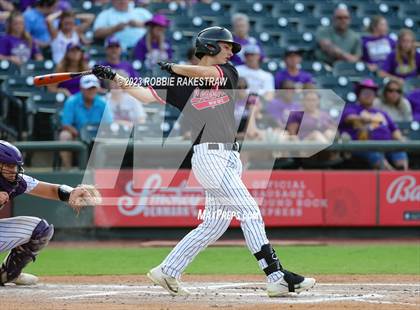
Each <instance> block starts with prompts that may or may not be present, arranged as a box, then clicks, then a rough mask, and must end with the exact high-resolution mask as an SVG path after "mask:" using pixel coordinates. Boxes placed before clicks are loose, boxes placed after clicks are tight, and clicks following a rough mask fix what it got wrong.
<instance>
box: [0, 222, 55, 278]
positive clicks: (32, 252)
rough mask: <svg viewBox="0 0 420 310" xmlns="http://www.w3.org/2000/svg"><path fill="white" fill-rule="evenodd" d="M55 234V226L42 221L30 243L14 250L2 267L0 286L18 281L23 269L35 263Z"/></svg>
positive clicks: (33, 233) (0, 269)
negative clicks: (40, 252)
mask: <svg viewBox="0 0 420 310" xmlns="http://www.w3.org/2000/svg"><path fill="white" fill-rule="evenodd" d="M53 234H54V226H53V225H49V224H48V223H47V221H45V220H41V221H40V222H39V224H38V225H37V226H36V227H35V229H34V230H33V232H32V236H31V239H30V240H29V242H28V243H25V244H22V245H20V246H17V247H16V248H14V249H12V250H11V251H10V253H9V255H7V257H6V259H5V260H4V262H3V264H2V265H1V267H0V284H4V283H7V282H10V281H13V280H14V279H16V278H17V277H18V276H19V275H20V273H21V272H22V270H23V268H25V267H26V265H28V264H29V263H30V262H32V261H33V262H34V261H35V258H36V256H37V255H38V253H39V251H41V250H42V249H43V248H44V247H46V246H47V245H48V242H49V241H50V239H51V238H52V236H53Z"/></svg>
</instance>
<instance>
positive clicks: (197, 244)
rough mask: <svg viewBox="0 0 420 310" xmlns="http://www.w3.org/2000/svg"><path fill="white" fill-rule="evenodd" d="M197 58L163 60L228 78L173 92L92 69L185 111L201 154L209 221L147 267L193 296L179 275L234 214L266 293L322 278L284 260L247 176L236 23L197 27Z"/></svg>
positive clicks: (198, 173)
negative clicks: (238, 117)
mask: <svg viewBox="0 0 420 310" xmlns="http://www.w3.org/2000/svg"><path fill="white" fill-rule="evenodd" d="M195 45H196V54H195V55H196V56H197V57H198V58H199V59H200V62H199V64H198V65H178V64H173V63H160V64H159V65H160V66H161V68H162V69H163V70H166V71H168V72H169V73H170V74H171V78H174V80H176V81H179V80H180V81H182V79H179V78H195V79H202V80H205V79H213V80H217V81H223V83H218V84H216V85H207V84H206V83H204V82H203V83H198V85H199V86H196V85H194V83H191V84H192V85H190V84H189V83H183V84H182V85H183V86H176V85H175V86H168V87H166V91H167V92H166V97H162V96H161V95H160V93H159V89H156V88H154V87H153V86H150V85H149V86H148V87H140V86H137V87H132V85H130V83H129V80H128V79H126V78H124V77H122V76H120V75H118V74H116V73H115V72H114V71H113V70H112V69H111V68H109V67H104V66H95V67H94V68H93V74H95V75H96V76H97V77H98V78H101V79H110V80H114V81H116V82H117V84H118V85H120V87H122V88H125V89H126V90H127V91H128V92H129V93H130V94H131V95H132V96H133V97H135V98H137V99H139V100H140V101H141V102H143V103H149V102H156V101H157V102H160V103H168V104H170V105H173V106H175V107H176V108H178V109H179V110H181V111H182V113H183V116H184V119H186V120H188V121H189V122H190V126H191V132H192V141H193V143H194V148H193V150H194V154H193V157H192V161H191V164H192V170H193V172H194V175H195V177H196V178H197V180H198V181H199V182H200V184H201V185H202V186H203V188H204V189H205V193H206V205H205V212H206V215H209V216H206V217H204V220H203V222H202V223H201V224H200V225H199V226H198V227H197V228H196V229H194V230H192V231H191V232H190V233H189V234H187V235H186V236H185V237H184V238H183V239H182V240H181V241H180V242H179V243H178V244H177V245H176V247H175V248H174V249H173V250H172V251H171V252H170V254H169V255H168V256H167V257H166V258H165V259H164V261H163V262H162V263H161V264H160V265H159V266H157V267H155V268H153V269H152V270H150V271H149V273H148V274H147V275H148V277H149V278H150V279H151V280H152V281H153V282H154V283H156V284H158V285H161V286H162V287H163V288H165V289H166V290H167V291H168V292H169V293H170V294H172V295H186V294H188V291H187V290H186V289H185V288H184V287H183V286H182V284H181V283H180V281H179V279H180V277H181V274H182V273H183V271H184V270H185V269H186V268H187V266H188V265H189V264H190V263H191V261H192V260H193V259H194V258H195V257H196V256H197V254H198V253H199V252H200V251H202V250H203V249H205V248H206V247H207V246H208V245H210V244H212V243H213V242H215V241H216V240H217V239H219V237H220V236H221V235H222V234H223V233H224V232H225V231H226V229H227V228H228V227H229V224H230V222H231V218H229V217H226V216H218V215H222V214H229V213H230V214H231V213H232V212H234V214H235V215H236V216H237V218H238V219H239V220H240V222H241V228H242V230H243V233H244V236H245V240H246V243H247V245H248V248H249V249H250V251H251V252H252V254H253V255H254V256H255V258H256V259H257V261H258V263H259V265H260V267H261V268H262V270H263V271H264V272H265V274H266V275H267V293H268V296H270V297H276V296H282V295H286V294H288V293H289V292H300V291H303V290H306V289H309V288H311V287H312V286H313V285H314V284H315V279H313V278H305V277H303V276H300V275H298V274H295V273H292V272H290V271H287V270H286V269H284V268H283V267H282V265H281V264H280V261H279V259H278V258H277V255H276V253H275V251H274V249H273V247H272V246H271V244H270V243H269V241H268V239H267V236H266V233H265V228H264V222H263V220H262V217H261V213H260V210H259V208H258V205H257V203H256V202H255V200H254V199H253V198H252V196H251V195H250V193H249V192H248V190H247V188H246V187H245V185H244V184H243V182H242V180H241V173H242V163H241V160H240V158H239V152H238V151H239V145H238V143H236V142H235V135H236V125H235V119H234V102H235V99H234V92H233V91H232V90H235V89H236V87H237V82H238V73H237V71H236V69H235V67H233V66H232V65H231V64H230V63H229V59H230V57H232V56H233V55H234V54H236V53H238V52H239V51H240V50H241V45H240V44H239V43H237V42H234V40H233V37H232V34H231V32H230V31H229V30H227V29H225V28H222V27H210V28H206V29H204V30H202V31H201V32H200V33H198V35H197V38H196V42H195Z"/></svg>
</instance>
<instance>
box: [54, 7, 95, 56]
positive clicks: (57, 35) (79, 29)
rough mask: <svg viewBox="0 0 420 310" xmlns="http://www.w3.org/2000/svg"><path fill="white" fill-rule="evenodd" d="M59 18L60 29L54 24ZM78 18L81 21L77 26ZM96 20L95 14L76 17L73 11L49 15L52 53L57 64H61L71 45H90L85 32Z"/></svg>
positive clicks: (83, 14)
mask: <svg viewBox="0 0 420 310" xmlns="http://www.w3.org/2000/svg"><path fill="white" fill-rule="evenodd" d="M58 18H59V22H58V28H56V27H55V25H54V23H55V21H56V20H57V19H58ZM76 18H77V19H78V20H80V24H79V25H76ZM94 18H95V15H93V14H89V13H81V14H77V15H76V14H75V13H74V12H73V11H58V12H55V13H53V14H50V15H48V17H47V24H48V31H49V32H50V35H51V38H52V42H51V51H52V58H53V60H54V62H55V63H59V62H60V61H61V59H63V57H64V54H65V52H66V47H67V45H68V44H69V43H73V44H88V43H90V42H89V40H88V39H87V38H86V37H85V35H84V32H85V31H86V30H87V29H88V28H89V27H90V25H91V24H92V22H93V20H94Z"/></svg>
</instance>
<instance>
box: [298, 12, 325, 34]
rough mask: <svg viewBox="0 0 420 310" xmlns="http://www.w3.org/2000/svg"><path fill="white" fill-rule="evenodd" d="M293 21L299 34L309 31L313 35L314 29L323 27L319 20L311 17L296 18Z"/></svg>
mask: <svg viewBox="0 0 420 310" xmlns="http://www.w3.org/2000/svg"><path fill="white" fill-rule="evenodd" d="M295 21H296V24H297V29H298V30H299V31H300V32H306V31H311V32H313V33H315V31H316V29H317V28H318V27H319V26H323V24H322V21H321V19H319V18H316V17H312V16H306V17H304V18H297V19H295ZM328 22H329V20H328Z"/></svg>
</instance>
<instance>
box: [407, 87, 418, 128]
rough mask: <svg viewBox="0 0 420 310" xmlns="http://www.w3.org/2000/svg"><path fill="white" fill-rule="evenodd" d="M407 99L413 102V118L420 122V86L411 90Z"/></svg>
mask: <svg viewBox="0 0 420 310" xmlns="http://www.w3.org/2000/svg"><path fill="white" fill-rule="evenodd" d="M407 99H408V101H410V104H411V111H412V113H413V120H414V121H417V122H420V88H416V89H413V90H412V91H410V92H409V93H408V95H407Z"/></svg>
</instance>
